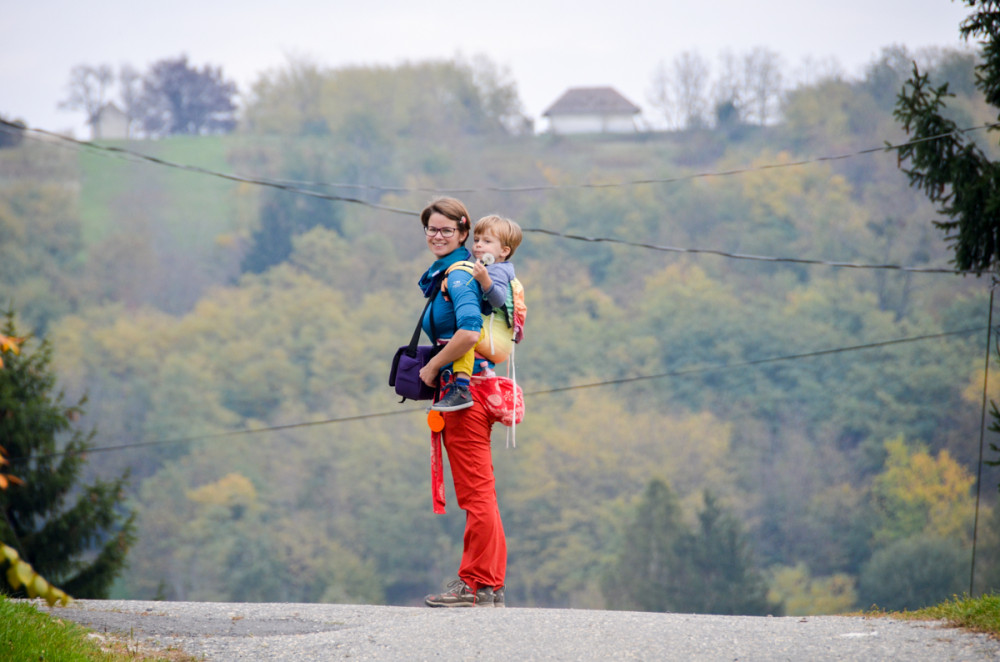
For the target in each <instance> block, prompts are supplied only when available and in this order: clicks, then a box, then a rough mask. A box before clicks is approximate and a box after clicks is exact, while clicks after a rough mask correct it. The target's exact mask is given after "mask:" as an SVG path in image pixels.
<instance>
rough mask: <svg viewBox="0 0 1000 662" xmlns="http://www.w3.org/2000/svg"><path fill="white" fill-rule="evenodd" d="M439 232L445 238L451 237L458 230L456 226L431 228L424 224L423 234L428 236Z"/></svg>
mask: <svg viewBox="0 0 1000 662" xmlns="http://www.w3.org/2000/svg"><path fill="white" fill-rule="evenodd" d="M439 232H440V233H441V236H442V237H444V238H445V239H449V238H451V237H453V236H454V235H455V233H456V232H458V228H432V227H431V226H429V225H427V226H424V234H425V235H427V236H428V237H433V236H434V235H436V234H438V233H439Z"/></svg>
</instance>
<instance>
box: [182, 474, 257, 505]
mask: <svg viewBox="0 0 1000 662" xmlns="http://www.w3.org/2000/svg"><path fill="white" fill-rule="evenodd" d="M187 497H188V499H190V500H191V501H194V502H195V503H201V504H210V505H217V506H229V507H232V506H248V505H250V504H252V503H253V502H254V501H255V500H256V499H257V490H256V489H254V486H253V483H251V482H250V479H249V478H247V477H246V476H243V475H242V474H238V473H230V474H228V475H226V476H223V477H222V478H220V479H219V480H217V481H216V482H214V483H209V484H208V485H203V486H201V487H199V488H197V489H193V490H190V491H188V493H187Z"/></svg>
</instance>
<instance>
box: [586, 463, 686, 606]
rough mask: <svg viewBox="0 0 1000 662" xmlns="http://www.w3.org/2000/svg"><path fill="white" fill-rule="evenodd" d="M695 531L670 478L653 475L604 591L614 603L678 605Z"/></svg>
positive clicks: (607, 597)
mask: <svg viewBox="0 0 1000 662" xmlns="http://www.w3.org/2000/svg"><path fill="white" fill-rule="evenodd" d="M689 536H690V531H689V530H688V529H687V527H686V526H685V525H684V522H683V521H682V520H681V512H680V506H679V505H678V503H677V497H676V496H675V495H674V492H673V490H671V489H670V486H669V485H667V484H666V483H665V482H663V481H662V480H659V479H653V480H651V481H650V482H649V485H648V486H647V487H646V492H645V494H643V497H642V501H641V502H640V503H639V506H638V508H637V509H636V515H635V519H634V520H633V521H632V523H631V524H630V526H629V527H628V529H626V531H625V541H624V542H625V544H624V545H623V546H622V551H621V554H620V556H619V557H618V562H617V563H616V564H615V566H614V568H613V569H612V570H611V571H610V572H609V573H608V575H607V576H606V577H605V578H604V583H603V586H602V591H603V593H604V597H605V600H607V603H608V606H609V607H611V608H612V609H637V610H639V611H676V610H677V606H678V605H679V604H680V600H681V595H680V594H681V592H682V590H683V589H682V581H683V579H684V578H685V577H686V576H687V575H688V572H689V569H688V567H687V566H688V565H689V564H688V563H687V559H685V558H684V557H683V556H682V555H681V549H682V548H683V546H684V542H685V540H686V539H687V538H688V537H689Z"/></svg>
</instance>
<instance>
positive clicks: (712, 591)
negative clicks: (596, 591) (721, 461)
mask: <svg viewBox="0 0 1000 662" xmlns="http://www.w3.org/2000/svg"><path fill="white" fill-rule="evenodd" d="M698 520H699V526H698V528H697V529H696V530H691V529H690V528H689V527H688V526H687V525H685V524H684V522H683V520H682V518H681V512H680V506H679V505H678V503H677V497H676V496H675V495H674V493H673V490H671V489H670V486H669V485H667V484H666V483H664V482H663V481H662V480H659V479H653V480H652V481H650V483H649V485H648V486H647V487H646V492H645V494H644V495H643V498H642V501H641V502H640V503H639V506H638V508H637V509H636V516H635V519H634V520H633V521H632V522H631V524H630V525H629V527H628V529H627V530H626V532H625V540H624V543H625V544H624V545H623V547H622V551H621V553H620V555H619V557H618V559H617V563H615V565H614V567H613V568H612V570H611V571H610V572H609V573H608V574H607V575H606V577H605V578H604V584H603V586H602V589H603V592H604V596H605V599H606V600H607V603H608V606H609V607H611V608H613V609H637V610H640V611H672V612H687V613H695V614H746V615H755V616H762V615H767V614H780V613H781V610H782V606H781V605H780V604H773V603H771V602H769V601H768V599H767V584H766V582H765V581H764V578H763V575H762V574H761V572H760V571H759V570H758V569H757V567H756V566H755V564H754V560H753V555H752V553H751V550H750V543H749V541H748V540H747V537H746V534H745V533H744V532H743V530H742V527H741V526H740V525H739V522H738V521H737V520H736V519H735V518H734V517H733V516H732V515H731V514H730V513H728V512H726V511H724V510H723V509H722V508H721V507H720V506H719V505H718V502H717V501H716V500H715V498H714V497H712V496H711V494H708V493H706V494H705V508H704V509H703V510H702V511H701V513H699V515H698Z"/></svg>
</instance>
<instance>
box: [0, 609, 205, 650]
mask: <svg viewBox="0 0 1000 662" xmlns="http://www.w3.org/2000/svg"><path fill="white" fill-rule="evenodd" d="M89 634H90V633H89V631H88V630H86V629H85V628H83V627H81V626H79V625H77V624H75V623H71V622H68V621H64V620H62V619H60V618H58V617H53V616H48V615H46V614H43V613H41V612H40V611H38V610H37V609H35V608H34V607H33V606H32V605H31V604H29V603H26V602H15V601H12V600H9V599H7V598H5V597H3V596H0V659H2V660H5V661H6V662H38V661H39V660H45V662H71V661H72V662H78V661H99V662H124V661H125V660H145V661H149V662H152V661H154V660H164V661H167V662H189V661H193V660H195V659H196V658H194V657H192V656H190V655H187V654H186V653H181V652H180V651H156V652H150V651H149V650H146V649H140V648H139V647H138V646H137V645H135V644H134V643H130V642H128V641H122V640H119V639H112V638H101V639H95V638H92V637H90V636H88V635H89Z"/></svg>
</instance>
